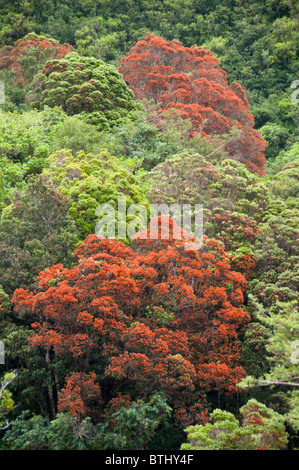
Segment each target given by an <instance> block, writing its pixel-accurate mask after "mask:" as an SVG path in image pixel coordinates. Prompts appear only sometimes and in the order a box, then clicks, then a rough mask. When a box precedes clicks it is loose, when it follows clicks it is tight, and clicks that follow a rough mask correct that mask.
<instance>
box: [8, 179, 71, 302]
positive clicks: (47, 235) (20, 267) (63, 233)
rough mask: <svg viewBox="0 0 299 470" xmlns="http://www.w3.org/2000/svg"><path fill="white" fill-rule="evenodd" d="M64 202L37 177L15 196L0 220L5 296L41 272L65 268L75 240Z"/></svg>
mask: <svg viewBox="0 0 299 470" xmlns="http://www.w3.org/2000/svg"><path fill="white" fill-rule="evenodd" d="M67 204H68V203H67V200H66V199H65V197H63V196H62V195H61V194H59V193H58V192H57V191H56V190H55V188H54V187H53V185H51V184H49V183H48V182H47V181H46V180H45V178H42V177H38V178H37V179H33V180H32V181H30V183H28V185H27V186H26V188H25V189H24V190H23V191H21V192H19V193H16V194H15V196H14V199H13V202H12V204H11V205H9V206H7V207H6V208H5V209H4V211H3V212H2V216H1V219H0V253H1V256H0V283H1V284H2V286H3V288H4V290H5V291H6V292H7V293H8V294H12V293H13V291H14V290H15V289H16V287H25V286H27V287H29V286H31V285H32V283H33V281H34V279H35V277H36V276H37V275H38V274H39V272H40V271H41V270H43V269H46V268H47V267H48V266H51V265H53V264H58V263H66V264H69V262H70V260H71V254H72V251H73V248H74V246H75V243H76V240H77V234H76V229H75V225H74V222H73V220H72V218H71V217H70V216H69V214H68V205H67Z"/></svg>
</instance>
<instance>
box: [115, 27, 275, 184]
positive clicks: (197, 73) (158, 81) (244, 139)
mask: <svg viewBox="0 0 299 470" xmlns="http://www.w3.org/2000/svg"><path fill="white" fill-rule="evenodd" d="M119 71H120V72H121V74H122V75H123V77H124V79H125V81H126V82H127V83H128V85H129V86H130V88H131V89H132V90H133V91H134V93H135V96H136V98H138V99H147V100H149V102H150V103H154V105H155V109H156V117H157V116H158V123H159V120H161V119H162V117H163V114H165V113H166V112H167V113H168V112H169V111H171V110H173V109H175V110H178V111H179V112H180V113H181V115H182V116H183V117H185V118H189V119H190V120H191V121H192V125H193V127H192V131H191V134H190V136H191V137H192V136H194V135H195V134H196V133H198V132H199V133H201V135H202V136H208V137H209V138H210V139H212V140H213V135H215V134H218V135H219V134H227V133H229V131H230V130H231V128H232V127H233V126H234V127H236V128H237V129H239V131H240V137H239V138H236V139H233V140H231V141H230V142H229V143H228V144H226V146H225V150H227V151H228V152H229V154H230V155H231V156H233V157H234V158H235V159H237V160H239V161H241V162H242V163H244V164H245V165H246V166H247V168H248V169H249V170H250V171H252V172H256V173H259V174H261V175H263V174H264V173H265V156H264V151H265V149H266V142H265V140H264V139H263V138H262V136H261V135H260V133H259V132H258V131H256V130H255V129H254V128H253V126H254V119H253V116H252V115H251V114H250V113H249V104H248V101H247V99H246V97H245V92H244V90H243V88H242V87H241V86H240V85H239V84H238V83H235V82H233V83H231V84H230V85H229V84H228V82H227V76H226V72H225V71H224V70H222V69H221V67H220V65H219V60H218V59H217V58H216V57H214V56H213V54H212V53H211V52H210V51H207V50H205V49H203V48H202V47H198V46H193V47H191V48H190V47H184V46H183V45H182V44H181V43H180V42H179V41H170V42H167V41H165V40H164V39H162V38H160V37H158V36H153V35H148V36H146V37H145V39H144V40H142V41H139V42H137V44H136V45H135V46H134V47H132V49H131V51H130V52H129V54H128V56H127V57H124V58H123V59H121V61H120V67H119Z"/></svg>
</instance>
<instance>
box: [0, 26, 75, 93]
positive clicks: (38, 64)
mask: <svg viewBox="0 0 299 470" xmlns="http://www.w3.org/2000/svg"><path fill="white" fill-rule="evenodd" d="M72 50H73V46H71V45H70V44H59V42H58V41H56V40H55V39H52V38H46V37H45V36H41V35H38V34H35V33H29V34H27V35H26V36H25V37H24V38H23V39H19V40H18V41H16V42H15V44H14V45H13V46H4V47H2V48H1V49H0V76H1V78H2V79H3V80H4V82H5V92H6V94H7V93H8V95H9V96H10V95H12V97H15V98H17V92H16V91H18V92H19V95H20V96H21V95H23V96H24V92H25V90H26V89H27V88H28V86H29V84H30V82H31V81H32V79H33V77H34V75H35V74H36V73H37V72H38V71H39V70H40V69H41V68H42V67H43V66H44V65H45V63H46V62H47V61H48V60H50V59H61V58H62V57H64V56H65V55H66V54H68V53H70V52H71V51H72ZM20 96H19V98H20Z"/></svg>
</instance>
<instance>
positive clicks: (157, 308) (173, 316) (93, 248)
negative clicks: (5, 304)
mask: <svg viewBox="0 0 299 470" xmlns="http://www.w3.org/2000/svg"><path fill="white" fill-rule="evenodd" d="M163 220H164V219H160V218H159V219H158V222H159V223H160V222H161V223H160V225H159V224H158V226H159V229H158V232H159V233H158V236H157V237H156V238H155V239H152V238H150V237H148V238H147V239H146V238H145V235H150V232H151V229H152V228H153V227H152V226H150V227H149V229H148V230H149V232H148V231H145V232H139V234H137V235H136V236H135V239H134V245H133V246H134V249H133V248H131V247H128V246H126V245H125V244H124V243H122V242H120V241H116V240H109V239H107V238H98V237H97V236H95V235H90V236H88V237H87V238H86V240H85V241H84V242H83V243H82V244H80V245H79V246H78V248H77V249H76V250H75V252H74V256H75V259H77V264H76V265H75V266H74V267H73V268H72V269H69V268H65V267H64V266H63V265H62V264H59V265H54V266H52V267H51V268H49V269H47V270H44V271H43V272H41V273H40V275H39V276H38V278H37V280H36V282H37V289H36V291H35V292H32V291H26V290H24V289H18V290H16V291H15V293H14V298H13V304H14V309H15V314H16V315H17V316H21V317H23V318H26V317H27V318H31V319H32V320H31V321H34V323H33V324H32V328H33V330H34V334H33V335H32V336H31V337H30V345H31V346H30V347H31V348H33V349H34V350H36V348H37V349H38V350H39V351H40V352H41V354H44V355H45V354H46V356H47V357H48V358H49V367H50V366H51V367H54V368H55V364H57V361H60V362H59V363H60V367H59V368H58V370H57V380H56V379H55V380H54V378H53V384H52V387H53V389H56V392H55V393H54V392H53V396H58V409H62V410H63V411H67V410H69V411H71V410H72V409H73V411H74V413H77V416H78V417H79V418H80V415H83V414H84V413H85V411H86V410H88V407H89V403H90V401H89V399H91V400H93V398H94V395H93V393H94V392H95V390H96V389H95V388H94V387H95V385H96V384H98V385H99V387H100V389H97V390H98V391H100V390H101V392H102V393H101V396H99V397H98V401H97V403H96V404H94V409H93V411H96V410H97V409H98V407H99V406H100V402H102V405H103V409H105V408H106V407H107V406H108V407H109V406H111V404H112V401H111V400H114V401H115V399H116V398H117V396H119V393H121V394H122V395H123V396H128V399H129V402H132V401H136V400H137V401H138V400H140V399H141V400H145V401H147V400H149V399H150V397H152V396H153V394H154V393H156V392H159V393H162V394H163V395H164V396H165V397H166V399H167V403H168V404H169V405H170V406H171V407H172V408H173V416H174V418H175V420H176V422H177V423H183V424H184V425H188V424H192V423H196V422H201V423H204V422H206V413H207V400H208V398H209V396H210V395H213V394H214V393H215V391H216V393H218V397H219V399H220V398H221V395H223V394H225V395H226V396H227V397H228V398H229V397H230V396H233V395H234V393H236V392H237V390H238V389H237V387H236V384H237V383H238V382H240V380H241V379H242V378H243V377H244V374H245V373H244V370H243V369H242V367H241V366H240V359H241V356H240V353H241V337H242V334H243V333H244V331H245V329H246V326H247V324H248V321H249V316H248V314H247V313H246V312H245V311H244V310H243V309H242V303H243V294H244V291H245V290H246V281H245V278H244V277H243V276H242V275H241V274H240V273H237V272H234V271H233V270H232V269H231V267H230V264H229V259H228V256H227V254H226V253H225V251H224V248H223V246H221V245H220V244H219V243H218V242H217V241H215V240H205V241H204V245H203V247H202V248H201V249H198V250H197V249H192V250H190V249H187V248H189V243H190V240H193V243H196V242H195V240H194V239H193V238H192V237H190V236H187V235H186V236H185V235H184V232H181V239H180V240H177V238H176V236H174V234H176V233H177V230H179V229H178V227H176V226H175V224H174V223H173V221H169V222H170V230H169V233H168V238H167V239H165V238H164V237H162V236H161V235H162V233H164V229H165V230H166V228H165V227H164V226H163ZM152 223H153V224H155V221H153V222H152ZM187 243H188V245H187ZM192 246H193V245H192ZM196 246H197V245H196ZM185 248H186V249H185ZM70 370H72V371H73V372H72V375H71V376H69V371H70ZM91 373H95V374H96V379H94V376H92V377H91V376H90V377H91V379H92V380H91V382H90V393H91V396H89V392H88V393H87V392H86V393H85V392H84V391H83V390H81V388H82V387H83V385H84V380H82V377H83V376H82V375H80V374H91ZM74 374H77V375H74ZM78 374H79V375H78ZM64 382H66V384H65V386H64V388H63V389H62V388H61V387H62V386H63V384H64ZM84 386H85V385H84ZM80 390H81V392H80ZM76 403H77V405H76ZM102 405H101V406H102ZM72 406H73V408H72ZM76 407H77V408H76ZM76 410H77V411H76Z"/></svg>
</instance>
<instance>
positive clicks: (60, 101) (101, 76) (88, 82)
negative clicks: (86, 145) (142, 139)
mask: <svg viewBox="0 0 299 470" xmlns="http://www.w3.org/2000/svg"><path fill="white" fill-rule="evenodd" d="M26 100H27V102H28V103H29V104H30V105H32V106H33V107H36V108H38V109H42V108H43V107H44V106H45V105H47V106H50V107H55V106H60V107H61V108H62V109H63V110H64V111H66V113H67V114H70V115H74V114H80V115H82V116H84V118H85V120H86V121H88V122H90V123H92V124H96V125H98V126H100V127H101V128H109V127H110V126H113V125H115V124H117V123H119V122H120V121H121V120H122V119H123V118H126V117H128V116H132V112H133V111H134V110H136V107H137V104H136V102H135V101H134V99H133V93H132V91H131V90H129V88H128V87H127V85H126V84H125V82H124V80H123V78H122V76H121V74H120V73H119V72H118V71H117V69H116V68H115V67H113V66H112V65H109V64H105V63H104V62H103V61H102V60H100V59H95V58H93V57H81V56H79V55H78V54H77V53H75V52H72V53H70V54H68V55H67V56H65V57H64V58H62V59H53V60H49V61H48V62H47V63H46V65H45V66H44V67H43V69H42V70H41V71H40V72H39V73H38V74H37V75H36V76H35V78H34V80H33V82H32V84H31V86H30V90H29V93H28V94H27V96H26Z"/></svg>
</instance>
